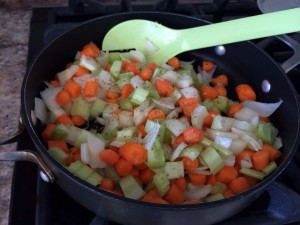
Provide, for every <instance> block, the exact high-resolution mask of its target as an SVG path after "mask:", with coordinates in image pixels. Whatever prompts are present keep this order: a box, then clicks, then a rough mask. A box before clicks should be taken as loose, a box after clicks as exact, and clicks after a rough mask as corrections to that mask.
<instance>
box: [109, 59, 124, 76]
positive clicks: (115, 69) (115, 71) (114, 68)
mask: <svg viewBox="0 0 300 225" xmlns="http://www.w3.org/2000/svg"><path fill="white" fill-rule="evenodd" d="M121 68H122V61H121V60H115V61H114V62H113V63H112V65H111V68H110V70H109V72H110V73H111V75H112V76H113V78H115V79H118V78H119V74H120V71H121Z"/></svg>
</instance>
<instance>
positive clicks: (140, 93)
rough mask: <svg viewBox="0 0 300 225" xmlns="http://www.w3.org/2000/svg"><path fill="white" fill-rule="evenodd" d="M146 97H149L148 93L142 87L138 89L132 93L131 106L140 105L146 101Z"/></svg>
mask: <svg viewBox="0 0 300 225" xmlns="http://www.w3.org/2000/svg"><path fill="white" fill-rule="evenodd" d="M148 95H149V91H147V90H145V89H144V88H142V87H138V88H137V89H135V90H134V91H133V94H132V96H131V98H130V101H131V102H132V103H133V104H136V105H140V104H141V103H142V102H144V101H145V100H146V99H147V96H148Z"/></svg>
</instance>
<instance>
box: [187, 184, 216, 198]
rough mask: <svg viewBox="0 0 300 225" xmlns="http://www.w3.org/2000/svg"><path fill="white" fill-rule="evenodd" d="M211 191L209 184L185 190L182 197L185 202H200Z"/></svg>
mask: <svg viewBox="0 0 300 225" xmlns="http://www.w3.org/2000/svg"><path fill="white" fill-rule="evenodd" d="M211 190H212V185H211V184H207V185H203V186H198V188H195V189H188V190H186V191H185V192H184V197H185V199H186V200H200V199H202V198H204V197H206V196H207V195H209V194H210V192H211Z"/></svg>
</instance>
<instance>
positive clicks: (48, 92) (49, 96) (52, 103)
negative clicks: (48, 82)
mask: <svg viewBox="0 0 300 225" xmlns="http://www.w3.org/2000/svg"><path fill="white" fill-rule="evenodd" d="M61 90H62V87H57V88H46V89H44V90H43V91H41V92H40V95H41V97H42V99H43V101H44V103H45V105H46V106H47V108H48V109H49V110H51V111H53V110H55V109H57V108H60V106H59V105H58V104H57V103H56V100H55V97H56V95H57V93H58V92H59V91H61Z"/></svg>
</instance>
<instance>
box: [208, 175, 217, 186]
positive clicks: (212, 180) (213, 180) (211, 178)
mask: <svg viewBox="0 0 300 225" xmlns="http://www.w3.org/2000/svg"><path fill="white" fill-rule="evenodd" d="M217 182H218V178H217V176H216V175H212V174H211V175H208V176H207V183H208V184H215V183H217Z"/></svg>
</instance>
